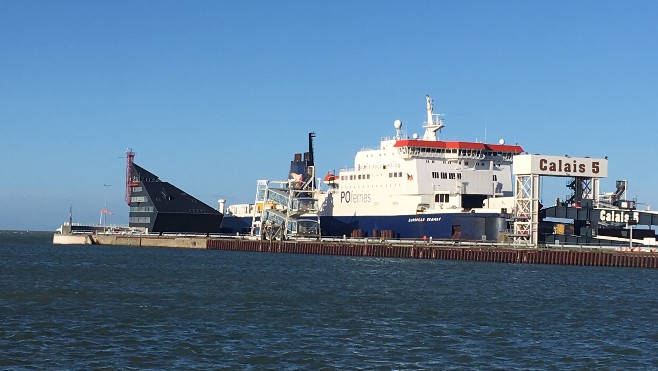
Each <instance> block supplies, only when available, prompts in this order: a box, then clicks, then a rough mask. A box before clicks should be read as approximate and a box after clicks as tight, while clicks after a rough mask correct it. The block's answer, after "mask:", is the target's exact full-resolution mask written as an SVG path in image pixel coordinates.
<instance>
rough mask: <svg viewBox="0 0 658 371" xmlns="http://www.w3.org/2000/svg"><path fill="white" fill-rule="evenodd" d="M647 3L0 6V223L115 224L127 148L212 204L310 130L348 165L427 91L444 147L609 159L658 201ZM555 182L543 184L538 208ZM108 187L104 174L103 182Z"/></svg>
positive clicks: (607, 183)
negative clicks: (494, 145) (501, 144)
mask: <svg viewBox="0 0 658 371" xmlns="http://www.w3.org/2000/svg"><path fill="white" fill-rule="evenodd" d="M656 14H658V2H655V1H632V2H625V1H575V2H574V1H545V2H539V1H451V2H447V1H358V2H356V1H332V2H327V1H187V2H184V1H50V2H47V1H26V0H20V1H11V0H4V1H0V129H1V133H2V138H3V140H2V144H1V145H0V229H31V230H37V229H39V230H54V229H55V228H57V227H58V226H59V225H60V224H61V223H62V222H63V221H65V220H67V219H68V209H69V205H71V204H72V205H73V209H74V219H75V221H79V222H98V219H99V215H100V214H99V213H100V210H101V209H102V208H103V207H104V203H105V200H107V204H108V209H110V210H111V211H112V212H114V215H112V216H109V217H108V223H115V224H127V223H128V207H127V205H126V204H125V202H124V200H123V198H124V185H125V159H124V158H123V156H124V153H125V150H126V148H129V147H130V148H133V149H134V150H135V151H136V153H137V156H136V158H135V161H136V162H137V163H138V164H140V165H142V166H143V167H145V168H146V169H148V170H150V171H152V172H153V173H155V174H157V175H159V176H160V178H161V179H163V180H166V181H170V182H171V183H173V184H175V185H177V186H179V187H180V188H182V189H184V190H186V191H187V192H189V193H190V194H192V195H195V196H196V197H198V198H200V199H201V200H203V201H205V202H206V203H208V204H210V205H213V206H215V205H216V200H217V199H218V198H224V199H227V200H228V203H229V204H231V203H245V202H251V201H253V198H254V195H255V190H256V181H257V180H258V179H284V178H285V177H286V173H287V168H288V166H289V161H290V160H291V158H292V154H293V153H295V152H302V151H304V150H305V149H306V138H307V133H308V132H309V131H314V132H316V134H317V138H316V141H315V146H316V164H317V167H318V172H319V173H320V174H324V173H325V172H326V171H328V170H334V169H336V170H337V169H339V168H341V167H350V166H351V165H352V164H353V160H354V154H355V152H356V151H357V150H359V149H360V148H362V147H375V146H377V145H378V143H379V139H380V138H381V137H383V136H389V135H392V134H393V126H392V123H393V121H394V120H395V119H401V120H403V122H404V124H405V129H406V130H407V132H408V133H409V134H411V133H413V132H421V127H420V126H421V123H422V121H423V118H424V115H425V112H424V109H425V102H424V97H425V95H426V94H430V95H431V96H432V98H433V99H434V102H435V107H436V108H437V110H438V111H440V112H442V113H445V115H446V116H445V118H446V125H447V126H446V128H445V129H444V131H443V133H442V135H441V137H442V138H443V139H446V140H469V141H472V140H476V139H477V140H480V141H482V140H484V139H485V138H486V140H487V141H489V142H497V141H498V139H500V138H504V139H505V140H506V141H507V143H518V144H520V145H521V146H523V148H524V149H526V151H528V152H530V153H541V154H549V155H563V154H569V155H572V156H591V157H603V156H608V157H609V158H610V162H609V167H610V169H609V178H607V179H605V180H604V181H603V182H602V188H603V190H612V188H613V186H614V181H615V180H616V179H626V180H628V181H629V188H630V195H631V196H632V197H638V199H639V201H640V202H645V203H647V204H650V205H651V208H652V209H656V208H658V196H657V193H658V192H657V188H658V187H657V186H658V175H657V171H656V165H655V164H654V162H655V158H656V156H655V152H654V150H655V148H656V142H657V134H658V129H657V128H656V125H657V124H658V113H657V109H658V88H657V87H658V69H657V67H656V66H658V22H656ZM564 183H566V180H565V179H559V180H557V181H556V180H550V181H546V184H547V185H549V186H547V187H545V190H544V191H543V192H542V198H544V199H545V200H544V201H545V203H549V202H552V200H554V199H555V197H563V196H564V195H566V193H567V190H566V188H564V187H563V185H564ZM104 184H108V185H111V186H108V187H105V186H104Z"/></svg>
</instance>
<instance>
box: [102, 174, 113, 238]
mask: <svg viewBox="0 0 658 371" xmlns="http://www.w3.org/2000/svg"><path fill="white" fill-rule="evenodd" d="M103 187H104V188H105V207H104V208H103V210H101V217H102V219H103V232H106V230H105V225H106V223H107V188H108V187H112V184H103Z"/></svg>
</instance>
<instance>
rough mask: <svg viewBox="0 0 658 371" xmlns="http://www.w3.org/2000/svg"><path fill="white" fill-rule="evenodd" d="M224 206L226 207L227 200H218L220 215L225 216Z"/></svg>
mask: <svg viewBox="0 0 658 371" xmlns="http://www.w3.org/2000/svg"><path fill="white" fill-rule="evenodd" d="M224 206H226V200H224V199H221V198H220V199H219V200H217V211H219V212H220V213H222V214H223V213H224Z"/></svg>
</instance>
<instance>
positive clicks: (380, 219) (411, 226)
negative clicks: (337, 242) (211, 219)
mask: <svg viewBox="0 0 658 371" xmlns="http://www.w3.org/2000/svg"><path fill="white" fill-rule="evenodd" d="M251 220H252V219H251V217H235V216H225V217H224V220H223V222H222V228H221V230H222V232H223V233H245V234H246V233H249V226H251ZM320 228H321V230H322V235H323V236H327V237H330V236H333V237H343V236H346V237H352V236H353V235H354V236H355V237H382V236H384V234H387V235H388V236H390V237H393V238H430V237H431V238H433V239H455V240H470V241H474V240H478V241H481V240H487V241H496V240H498V239H499V235H500V233H501V232H505V231H506V229H507V228H508V227H507V221H506V220H505V218H504V217H503V216H501V215H500V214H495V213H487V214H476V213H454V214H425V215H423V214H420V215H415V214H414V215H396V216H390V215H389V216H352V217H347V216H345V217H337V216H320Z"/></svg>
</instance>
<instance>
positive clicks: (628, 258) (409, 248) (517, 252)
mask: <svg viewBox="0 0 658 371" xmlns="http://www.w3.org/2000/svg"><path fill="white" fill-rule="evenodd" d="M53 243H54V244H91V245H120V246H134V247H170V248H193V249H207V250H225V251H247V252H260V253H274V254H317V255H339V256H357V257H382V258H403V259H442V260H467V261H480V262H497V263H517V264H551V265H577V266H605V267H636V268H658V252H657V251H656V249H649V248H635V249H634V251H621V250H620V249H611V248H605V247H598V246H596V247H594V246H592V247H584V246H580V247H566V246H552V247H543V248H536V247H529V246H520V247H519V246H514V245H506V244H498V243H476V242H473V243H467V242H458V241H454V242H451V241H435V242H430V241H401V240H390V241H389V240H377V239H375V240H373V239H346V240H339V239H336V240H321V241H265V240H253V239H247V238H238V237H231V238H229V237H212V236H211V237H207V236H177V235H165V236H154V235H121V234H86V235H61V234H56V235H54V237H53Z"/></svg>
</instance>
